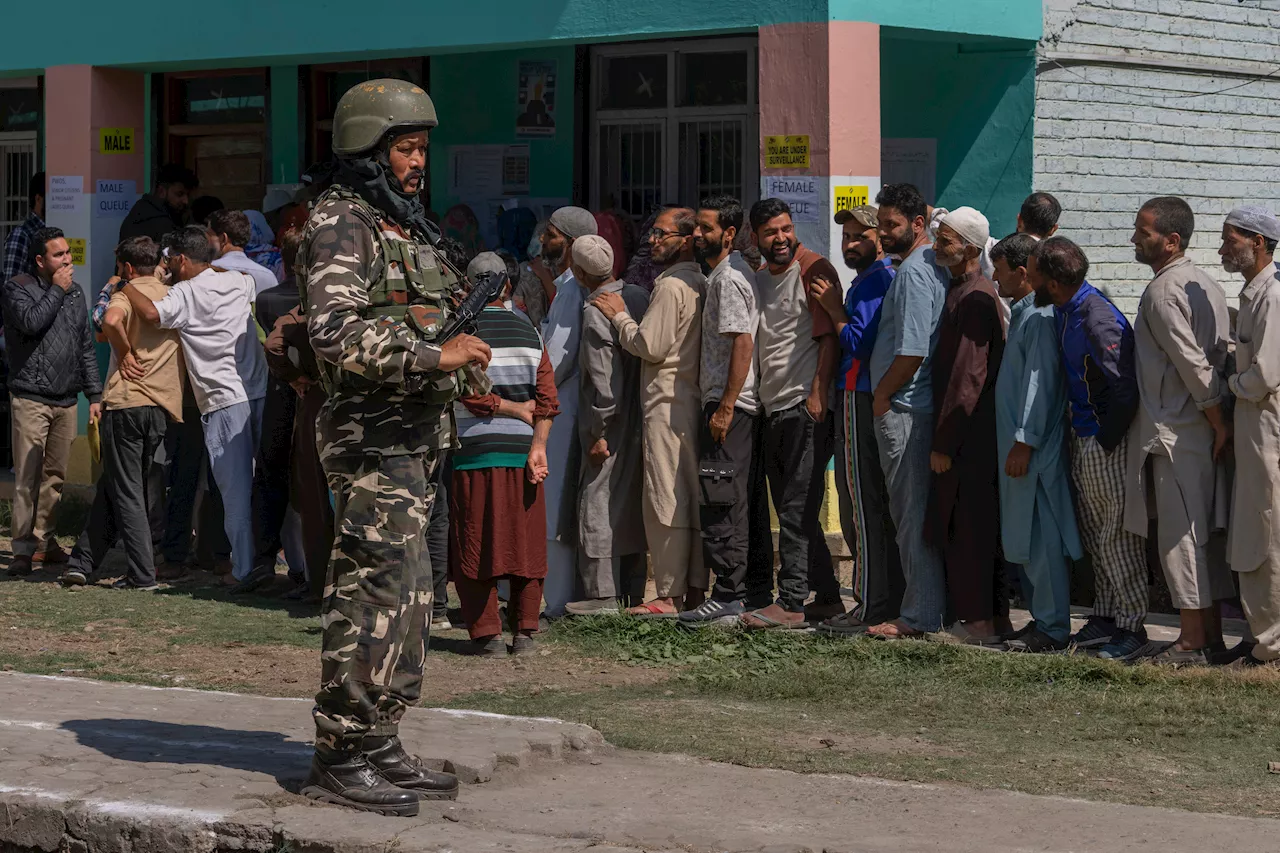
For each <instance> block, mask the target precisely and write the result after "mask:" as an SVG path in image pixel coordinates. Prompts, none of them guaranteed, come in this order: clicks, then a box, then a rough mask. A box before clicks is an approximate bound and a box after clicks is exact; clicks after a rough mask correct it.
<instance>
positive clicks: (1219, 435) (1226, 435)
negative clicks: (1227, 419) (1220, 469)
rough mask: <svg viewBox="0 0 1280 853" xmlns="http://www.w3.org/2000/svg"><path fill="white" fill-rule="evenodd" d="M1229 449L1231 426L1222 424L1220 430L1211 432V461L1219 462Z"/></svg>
mask: <svg viewBox="0 0 1280 853" xmlns="http://www.w3.org/2000/svg"><path fill="white" fill-rule="evenodd" d="M1230 447H1231V425H1230V424H1227V423H1223V425H1222V428H1221V429H1216V428H1215V429H1214V431H1213V459H1214V461H1215V462H1218V461H1221V460H1222V456H1223V454H1224V453H1226V452H1227V451H1228V450H1229V449H1230Z"/></svg>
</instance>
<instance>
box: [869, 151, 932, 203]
mask: <svg viewBox="0 0 1280 853" xmlns="http://www.w3.org/2000/svg"><path fill="white" fill-rule="evenodd" d="M880 178H881V180H882V181H883V182H884V183H886V184H914V185H915V187H916V189H918V190H920V194H921V195H922V196H924V200H925V201H926V202H928V203H929V204H936V203H937V201H938V198H937V195H938V191H937V185H938V140H936V139H881V140H880Z"/></svg>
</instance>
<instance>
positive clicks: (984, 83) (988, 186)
mask: <svg viewBox="0 0 1280 853" xmlns="http://www.w3.org/2000/svg"><path fill="white" fill-rule="evenodd" d="M1011 48H1012V49H1010V50H1007V51H1003V52H987V53H961V52H960V46H959V45H958V44H956V43H945V42H935V41H914V40H900V39H896V38H884V39H882V40H881V44H880V56H881V60H880V92H881V95H880V97H881V105H880V116H881V133H882V135H883V136H885V137H887V138H900V137H921V138H929V137H933V138H936V139H937V140H938V174H937V189H938V205H939V206H941V207H947V208H955V207H958V206H960V205H970V206H972V207H976V208H977V209H978V210H980V211H982V212H983V213H984V214H986V216H987V219H989V220H990V221H991V233H992V236H995V237H997V238H999V237H1002V236H1004V235H1007V234H1010V233H1012V232H1013V230H1014V227H1015V225H1016V220H1017V216H1018V209H1019V208H1020V207H1021V205H1022V201H1023V199H1024V198H1026V196H1027V194H1028V193H1030V192H1031V179H1032V143H1033V140H1034V137H1035V134H1034V127H1033V126H1032V122H1033V121H1034V116H1035V60H1034V58H1033V56H1032V53H1031V49H1032V45H1031V44H1026V45H1025V46H1022V47H1017V46H1011Z"/></svg>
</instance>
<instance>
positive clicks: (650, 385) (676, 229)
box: [593, 208, 708, 617]
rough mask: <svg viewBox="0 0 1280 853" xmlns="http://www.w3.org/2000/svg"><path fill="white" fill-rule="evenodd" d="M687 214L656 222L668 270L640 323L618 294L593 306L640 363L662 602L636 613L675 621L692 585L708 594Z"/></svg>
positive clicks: (697, 291) (698, 291)
mask: <svg viewBox="0 0 1280 853" xmlns="http://www.w3.org/2000/svg"><path fill="white" fill-rule="evenodd" d="M696 224H697V220H696V218H695V216H694V212H693V211H692V210H689V209H688V208H668V209H667V210H664V211H663V212H662V213H661V214H659V216H658V218H657V220H656V221H655V222H654V224H653V230H652V231H651V232H650V235H649V240H650V243H651V245H652V246H653V254H652V256H651V257H652V259H653V261H654V262H655V263H657V264H659V265H661V266H663V267H664V269H663V271H662V273H661V275H659V276H658V280H657V281H656V282H655V284H654V286H653V296H652V298H651V300H650V302H649V308H648V309H647V310H646V311H645V315H644V319H643V320H642V321H641V322H639V323H637V322H636V321H635V320H634V319H632V318H631V317H630V316H629V315H628V314H627V312H626V310H625V306H624V305H623V304H622V300H621V298H620V297H618V296H617V295H616V294H605V295H602V296H601V297H600V298H599V299H597V300H596V301H595V302H594V303H593V304H595V305H596V306H597V307H598V308H600V310H601V311H603V312H604V315H605V316H606V317H609V318H610V319H611V320H612V321H613V325H614V327H615V328H617V330H618V336H619V339H620V341H621V343H622V347H623V349H625V350H627V352H630V353H631V354H633V355H636V356H639V358H640V359H641V361H642V366H641V371H640V379H641V385H642V392H641V393H642V405H643V408H644V501H643V505H644V527H645V537H646V539H647V540H648V542H649V555H650V558H651V560H652V563H653V581H654V586H655V587H656V589H657V598H656V599H655V600H653V601H649V602H645V603H644V604H643V605H641V606H639V607H636V608H633V609H632V611H631V612H632V613H633V615H639V616H644V615H650V616H668V617H669V616H674V615H675V613H676V611H677V610H678V609H679V605H680V603H681V602H682V601H683V599H684V596H685V593H686V592H688V590H689V588H690V587H693V588H695V589H699V590H704V591H705V590H706V588H707V579H708V576H707V570H706V568H705V567H704V565H703V562H702V536H701V534H700V529H699V518H698V515H699V509H698V506H699V505H698V441H697V437H698V430H699V428H700V427H701V417H702V396H701V393H700V392H699V389H698V370H699V365H700V361H701V356H702V292H703V289H704V288H705V287H706V281H707V280H706V277H705V276H704V275H703V274H702V270H701V269H700V268H699V267H698V264H697V263H696V262H695V261H694V259H693V229H694V226H695V225H696Z"/></svg>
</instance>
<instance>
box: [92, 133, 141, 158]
mask: <svg viewBox="0 0 1280 853" xmlns="http://www.w3.org/2000/svg"><path fill="white" fill-rule="evenodd" d="M98 153H99V154H132V153H134V148H133V128H132V127H104V128H102V129H101V130H100V131H99V132H98Z"/></svg>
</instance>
